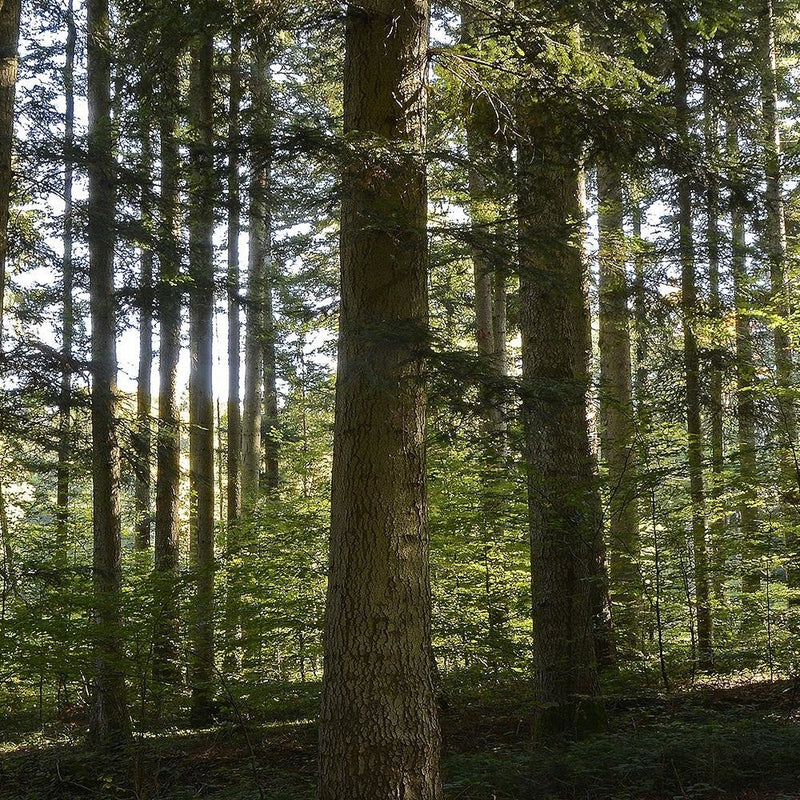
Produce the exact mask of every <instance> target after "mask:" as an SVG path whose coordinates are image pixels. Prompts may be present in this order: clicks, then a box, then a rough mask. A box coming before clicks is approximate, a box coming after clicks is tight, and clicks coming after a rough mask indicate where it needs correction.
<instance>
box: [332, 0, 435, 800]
mask: <svg viewBox="0 0 800 800" xmlns="http://www.w3.org/2000/svg"><path fill="white" fill-rule="evenodd" d="M428 13H429V7H428V3H427V0H369V1H368V2H366V3H360V4H359V5H357V6H356V5H350V6H349V7H348V11H347V22H346V29H345V30H346V33H345V67H344V131H345V135H346V137H347V139H346V140H347V142H348V155H347V161H346V163H345V165H344V168H343V174H342V179H343V187H342V216H341V297H342V304H341V312H340V313H341V316H340V327H339V359H338V378H337V384H336V421H335V428H334V453H333V484H332V495H331V538H330V567H329V577H328V597H327V611H326V616H325V632H324V651H325V672H324V677H323V686H322V711H321V716H320V760H319V763H320V773H319V792H318V798H319V800H345V798H346V799H347V800H373V799H374V798H388V797H398V798H399V797H402V798H405V800H434V799H438V798H441V796H442V790H441V786H440V782H439V769H438V762H439V750H440V736H439V725H438V720H437V716H436V705H435V700H434V691H433V680H432V674H433V663H432V648H431V644H430V635H431V628H430V626H431V619H430V614H431V597H430V583H429V566H428V526H427V498H426V480H425V390H424V380H423V374H422V373H423V352H424V348H425V347H426V344H427V337H428V299H427V265H428V258H427V236H426V216H427V190H426V179H425V162H424V156H423V150H424V147H425V131H426V116H425V89H424V80H425V74H426V69H427V46H428ZM376 139H379V140H380V144H376ZM389 153H390V154H389Z"/></svg>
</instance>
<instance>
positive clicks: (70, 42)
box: [56, 0, 77, 560]
mask: <svg viewBox="0 0 800 800" xmlns="http://www.w3.org/2000/svg"><path fill="white" fill-rule="evenodd" d="M76 39H77V31H76V29H75V15H74V11H73V5H72V0H69V4H68V6H67V41H66V47H65V54H64V55H65V64H64V103H65V111H64V230H63V237H62V241H63V244H64V255H63V258H62V261H61V269H62V278H61V306H62V311H61V362H62V364H61V394H60V398H59V403H58V405H59V409H58V413H59V422H58V469H57V479H56V508H57V538H58V546H59V555H60V557H61V558H63V559H64V560H65V559H66V550H65V548H66V546H67V536H68V523H69V483H70V471H71V470H70V467H71V455H72V341H73V337H74V332H75V315H74V311H73V307H72V289H73V277H74V270H73V261H72V243H73V205H72V184H73V176H74V172H75V155H74V149H75V81H74V74H75V41H76Z"/></svg>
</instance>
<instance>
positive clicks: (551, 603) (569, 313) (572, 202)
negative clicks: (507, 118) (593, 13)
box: [517, 104, 604, 738]
mask: <svg viewBox="0 0 800 800" xmlns="http://www.w3.org/2000/svg"><path fill="white" fill-rule="evenodd" d="M517 124H518V129H519V131H520V139H519V144H518V160H517V165H518V167H517V168H518V181H519V190H518V194H519V259H520V330H521V334H522V370H523V386H524V391H523V398H522V413H523V419H524V423H525V439H526V450H525V458H526V463H527V469H528V511H529V519H530V535H531V586H532V597H533V606H532V609H533V653H534V659H535V660H534V692H535V697H536V701H537V704H538V711H537V713H536V719H535V726H536V735H537V736H538V737H542V738H549V737H551V736H555V735H560V734H567V735H576V734H579V733H581V732H585V731H588V730H593V729H596V728H598V727H602V726H603V724H604V714H603V711H602V705H601V704H600V702H599V699H598V693H599V687H598V681H597V667H596V661H595V644H594V635H593V632H594V629H595V619H594V613H593V611H594V609H593V606H594V603H595V590H596V586H595V582H596V579H597V564H596V558H597V553H598V552H599V551H600V550H601V549H602V548H601V547H600V544H599V541H598V540H602V521H601V514H600V504H599V495H598V486H597V480H596V475H595V472H594V465H593V459H592V452H591V447H590V442H589V424H588V420H587V404H586V403H587V390H588V386H589V382H590V379H589V346H590V345H589V307H588V298H587V295H586V286H585V278H586V265H585V263H584V258H583V253H582V245H581V242H582V237H583V226H584V224H585V221H584V214H585V209H584V205H583V199H584V198H583V192H584V187H583V172H582V169H581V144H580V142H579V141H577V140H576V137H575V135H574V133H573V132H572V131H571V130H568V129H566V128H564V126H559V124H558V120H557V119H556V117H555V116H554V115H553V114H552V113H549V112H548V111H547V110H545V109H544V107H543V106H542V105H541V104H537V105H535V106H530V107H524V106H521V109H520V115H519V120H518V123H517Z"/></svg>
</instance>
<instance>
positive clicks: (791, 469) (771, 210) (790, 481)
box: [742, 0, 800, 605]
mask: <svg viewBox="0 0 800 800" xmlns="http://www.w3.org/2000/svg"><path fill="white" fill-rule="evenodd" d="M760 24H761V47H762V53H761V108H762V117H763V127H764V177H765V179H766V195H765V198H764V199H765V206H766V216H767V220H766V235H765V240H766V241H765V244H766V256H767V261H768V263H769V277H770V287H771V292H772V310H773V312H774V313H775V314H776V315H777V317H778V320H779V321H778V322H777V323H776V324H775V326H774V327H773V332H772V336H773V346H774V348H775V378H776V384H777V386H776V388H777V411H778V423H777V427H778V430H777V438H778V441H779V444H780V480H781V500H782V503H781V504H782V511H783V516H784V517H785V519H786V522H787V526H786V531H787V532H786V545H787V550H788V584H789V603H790V605H798V604H800V553H798V544H799V542H800V540H798V537H797V534H796V533H795V528H796V526H797V524H798V516H800V514H799V512H800V509H798V505H799V504H800V466H798V453H797V408H796V404H795V399H794V395H793V392H794V388H795V387H794V360H793V354H792V345H791V341H790V339H789V333H788V324H789V316H790V314H791V310H792V309H791V302H790V290H789V285H788V280H787V270H786V213H785V208H784V202H783V174H782V168H781V131H780V121H779V118H778V78H777V48H776V46H775V23H774V12H773V3H772V0H763V3H762V6H761V19H760ZM759 586H760V577H759V575H758V574H757V572H756V571H755V570H751V571H750V573H749V574H745V576H744V578H743V581H742V589H743V591H746V592H753V591H756V590H757V589H758V588H759Z"/></svg>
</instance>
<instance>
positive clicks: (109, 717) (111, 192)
mask: <svg viewBox="0 0 800 800" xmlns="http://www.w3.org/2000/svg"><path fill="white" fill-rule="evenodd" d="M87 13H88V69H87V100H88V105H89V136H88V142H89V158H88V163H89V203H88V216H89V224H88V240H89V304H90V312H91V320H92V489H93V501H92V513H93V531H94V552H93V559H92V569H93V576H94V601H95V616H94V622H95V675H94V687H93V688H94V696H93V703H92V714H91V721H90V735H91V738H92V739H93V741H94V742H95V743H97V744H102V745H109V744H116V743H119V742H121V741H124V740H126V739H127V738H129V736H130V720H129V718H128V709H127V704H126V699H125V677H124V673H123V666H122V646H121V639H122V636H121V623H120V586H121V582H122V568H121V562H120V558H121V552H120V551H121V541H120V535H121V533H120V531H121V529H120V496H119V491H120V455H119V447H118V445H117V433H116V404H117V401H116V393H117V348H116V309H115V297H114V233H115V231H114V211H115V205H116V188H115V168H116V163H115V161H114V156H113V143H114V132H113V128H112V122H111V69H110V37H109V16H108V0H89V2H88V5H87Z"/></svg>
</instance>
